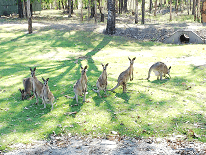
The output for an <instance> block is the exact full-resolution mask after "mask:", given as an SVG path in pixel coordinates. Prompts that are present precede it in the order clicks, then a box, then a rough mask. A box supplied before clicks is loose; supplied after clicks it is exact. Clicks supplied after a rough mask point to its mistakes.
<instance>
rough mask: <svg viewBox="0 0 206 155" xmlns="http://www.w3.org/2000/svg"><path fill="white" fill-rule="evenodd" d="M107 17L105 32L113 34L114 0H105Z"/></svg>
mask: <svg viewBox="0 0 206 155" xmlns="http://www.w3.org/2000/svg"><path fill="white" fill-rule="evenodd" d="M107 9H108V18H107V28H106V33H107V34H110V35H112V34H115V0H108V1H107Z"/></svg>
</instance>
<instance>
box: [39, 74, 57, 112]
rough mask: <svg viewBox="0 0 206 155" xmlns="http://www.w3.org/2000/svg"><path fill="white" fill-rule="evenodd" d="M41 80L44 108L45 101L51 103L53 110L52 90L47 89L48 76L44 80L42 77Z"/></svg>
mask: <svg viewBox="0 0 206 155" xmlns="http://www.w3.org/2000/svg"><path fill="white" fill-rule="evenodd" d="M42 80H43V81H44V85H43V97H42V100H43V103H44V108H46V103H50V104H51V105H52V108H51V110H53V102H54V95H53V94H52V92H51V91H50V89H49V86H48V81H49V78H47V79H46V80H45V79H44V78H43V77H42Z"/></svg>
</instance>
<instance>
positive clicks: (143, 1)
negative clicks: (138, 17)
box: [141, 0, 145, 24]
mask: <svg viewBox="0 0 206 155" xmlns="http://www.w3.org/2000/svg"><path fill="white" fill-rule="evenodd" d="M144 15H145V0H142V22H141V23H142V24H144Z"/></svg>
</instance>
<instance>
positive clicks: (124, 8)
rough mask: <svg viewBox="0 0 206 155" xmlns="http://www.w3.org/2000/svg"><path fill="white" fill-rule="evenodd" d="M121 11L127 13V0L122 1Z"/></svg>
mask: <svg viewBox="0 0 206 155" xmlns="http://www.w3.org/2000/svg"><path fill="white" fill-rule="evenodd" d="M123 10H124V12H127V0H124V6H123Z"/></svg>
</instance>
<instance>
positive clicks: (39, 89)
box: [30, 67, 43, 104]
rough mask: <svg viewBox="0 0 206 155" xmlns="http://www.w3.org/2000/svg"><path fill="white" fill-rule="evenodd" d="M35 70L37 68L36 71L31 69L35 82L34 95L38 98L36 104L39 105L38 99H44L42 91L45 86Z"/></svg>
mask: <svg viewBox="0 0 206 155" xmlns="http://www.w3.org/2000/svg"><path fill="white" fill-rule="evenodd" d="M35 70H36V67H35V68H34V70H32V69H31V67H30V71H31V77H32V81H33V91H34V95H35V97H36V104H38V103H39V99H38V97H40V98H42V97H43V89H42V88H43V84H42V83H41V82H40V81H39V80H38V79H37V77H36V76H35Z"/></svg>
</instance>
